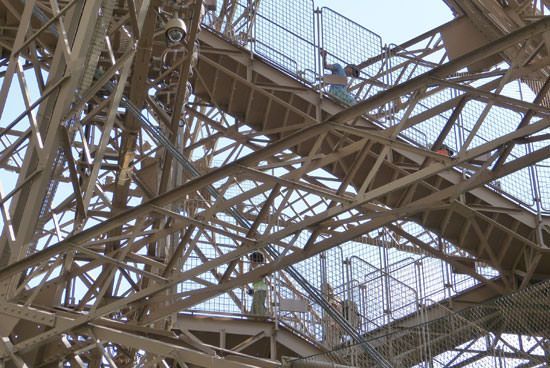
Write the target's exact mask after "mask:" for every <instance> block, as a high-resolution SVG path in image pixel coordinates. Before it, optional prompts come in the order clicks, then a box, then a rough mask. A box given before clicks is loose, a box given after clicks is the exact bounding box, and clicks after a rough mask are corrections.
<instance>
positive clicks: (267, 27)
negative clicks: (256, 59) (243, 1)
mask: <svg viewBox="0 0 550 368" xmlns="http://www.w3.org/2000/svg"><path fill="white" fill-rule="evenodd" d="M313 10H314V8H313V1H311V0H272V1H263V2H261V5H260V8H259V11H258V14H257V18H256V23H255V41H256V42H255V43H254V51H255V52H256V53H257V54H258V55H260V56H263V57H265V58H267V59H268V60H269V61H270V62H272V63H274V64H275V65H276V66H278V67H280V68H282V69H283V70H285V71H286V72H288V73H291V74H292V75H294V76H295V77H299V78H300V79H305V80H307V81H309V82H311V83H313V82H315V80H310V79H306V78H311V72H312V71H313V72H315V70H316V66H315V65H316V56H315V55H316V48H315V23H314V21H315V19H314V12H313Z"/></svg>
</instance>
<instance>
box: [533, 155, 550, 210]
mask: <svg viewBox="0 0 550 368" xmlns="http://www.w3.org/2000/svg"><path fill="white" fill-rule="evenodd" d="M536 174H537V178H536V180H537V184H538V188H539V190H540V193H539V195H540V201H541V206H542V209H543V210H544V211H550V185H548V183H550V159H549V160H544V161H542V162H541V163H540V164H539V165H537V166H536Z"/></svg>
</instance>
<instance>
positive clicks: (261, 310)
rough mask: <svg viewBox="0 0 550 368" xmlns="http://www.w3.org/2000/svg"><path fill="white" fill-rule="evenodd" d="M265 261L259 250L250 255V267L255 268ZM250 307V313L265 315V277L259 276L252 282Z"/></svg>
mask: <svg viewBox="0 0 550 368" xmlns="http://www.w3.org/2000/svg"><path fill="white" fill-rule="evenodd" d="M264 262H265V257H264V255H263V254H262V253H260V252H254V253H252V254H251V255H250V267H251V268H252V269H255V268H256V267H259V266H261V265H262V264H264ZM252 293H253V297H252V308H251V310H250V314H252V315H256V316H265V315H266V314H267V313H266V308H265V300H266V298H267V283H266V281H265V277H262V278H260V279H259V280H256V281H254V282H253V283H252Z"/></svg>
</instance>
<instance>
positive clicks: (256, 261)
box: [250, 252, 265, 267]
mask: <svg viewBox="0 0 550 368" xmlns="http://www.w3.org/2000/svg"><path fill="white" fill-rule="evenodd" d="M264 262H265V257H264V255H263V254H262V253H261V252H253V253H251V254H250V264H251V265H252V267H256V266H258V265H260V264H262V263H264Z"/></svg>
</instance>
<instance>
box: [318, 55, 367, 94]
mask: <svg viewBox="0 0 550 368" xmlns="http://www.w3.org/2000/svg"><path fill="white" fill-rule="evenodd" d="M320 54H321V57H322V58H323V68H325V69H328V70H330V71H331V72H332V75H337V76H340V77H346V78H347V77H352V78H358V77H359V69H357V67H356V66H355V65H352V64H348V65H346V67H345V68H343V67H342V65H340V64H338V63H335V64H328V63H327V52H326V50H323V49H321V51H320ZM329 93H330V94H331V95H333V96H334V97H336V98H337V99H339V100H340V101H342V102H344V103H346V104H348V105H353V104H355V103H356V102H357V101H356V100H355V97H354V96H353V95H352V94H351V93H350V92H349V91H348V89H347V79H346V83H338V84H334V83H330V88H329Z"/></svg>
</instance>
